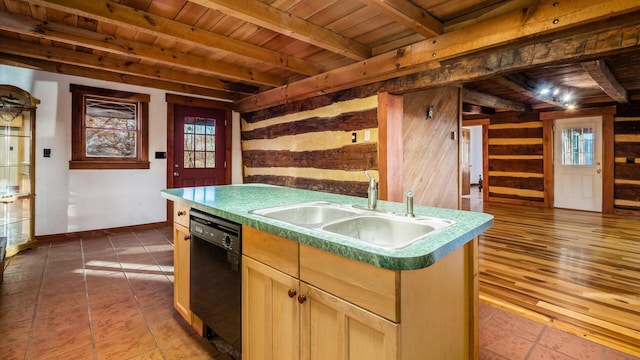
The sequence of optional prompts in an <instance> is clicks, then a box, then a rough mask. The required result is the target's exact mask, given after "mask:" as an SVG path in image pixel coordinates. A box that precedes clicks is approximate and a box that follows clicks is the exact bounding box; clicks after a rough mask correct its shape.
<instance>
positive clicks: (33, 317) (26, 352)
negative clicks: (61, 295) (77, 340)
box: [24, 243, 51, 360]
mask: <svg viewBox="0 0 640 360" xmlns="http://www.w3.org/2000/svg"><path fill="white" fill-rule="evenodd" d="M50 253H51V244H50V243H49V246H48V248H47V258H46V260H45V262H44V266H43V267H42V274H40V286H39V287H38V297H37V298H36V305H35V306H34V307H33V314H31V326H29V337H28V339H27V348H26V349H25V352H24V359H25V360H27V359H28V358H29V350H30V348H31V336H32V335H33V328H34V325H35V323H36V314H37V313H38V305H40V298H41V297H42V288H43V287H44V274H45V272H46V271H47V266H48V265H49V255H50Z"/></svg>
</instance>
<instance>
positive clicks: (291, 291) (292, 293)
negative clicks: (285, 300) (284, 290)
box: [288, 289, 297, 298]
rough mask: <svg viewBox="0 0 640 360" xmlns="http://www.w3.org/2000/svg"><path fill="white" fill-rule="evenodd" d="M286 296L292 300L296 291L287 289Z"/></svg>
mask: <svg viewBox="0 0 640 360" xmlns="http://www.w3.org/2000/svg"><path fill="white" fill-rule="evenodd" d="M288 294H289V297H290V298H293V297H294V296H296V294H297V292H296V289H289V292H288Z"/></svg>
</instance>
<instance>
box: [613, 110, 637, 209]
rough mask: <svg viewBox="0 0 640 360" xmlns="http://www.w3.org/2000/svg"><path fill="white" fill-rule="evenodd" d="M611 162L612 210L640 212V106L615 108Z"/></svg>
mask: <svg viewBox="0 0 640 360" xmlns="http://www.w3.org/2000/svg"><path fill="white" fill-rule="evenodd" d="M614 159H615V163H614V207H615V209H616V210H620V211H628V210H633V211H640V104H636V105H635V106H619V107H618V113H617V115H616V117H615V118H614Z"/></svg>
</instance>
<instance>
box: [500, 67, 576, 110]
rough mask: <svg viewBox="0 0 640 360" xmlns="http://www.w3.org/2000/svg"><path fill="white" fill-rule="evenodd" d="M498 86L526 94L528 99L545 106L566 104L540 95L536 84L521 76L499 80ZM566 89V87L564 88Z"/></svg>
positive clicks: (513, 75) (508, 76)
mask: <svg viewBox="0 0 640 360" xmlns="http://www.w3.org/2000/svg"><path fill="white" fill-rule="evenodd" d="M499 84H501V85H503V86H505V87H507V88H510V89H512V90H515V91H519V92H521V93H524V94H526V95H527V96H529V97H530V98H534V99H538V100H540V101H541V102H545V103H547V104H551V105H555V106H561V107H565V106H566V105H567V104H566V103H565V102H562V101H558V99H556V98H554V97H553V96H550V95H545V94H541V93H540V92H539V91H537V89H536V86H537V84H535V83H534V81H533V80H531V79H529V78H528V77H526V76H525V75H523V74H511V75H507V76H506V77H503V78H500V79H499ZM564 87H566V86H564Z"/></svg>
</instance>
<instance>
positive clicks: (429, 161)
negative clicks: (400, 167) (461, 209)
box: [403, 87, 460, 209]
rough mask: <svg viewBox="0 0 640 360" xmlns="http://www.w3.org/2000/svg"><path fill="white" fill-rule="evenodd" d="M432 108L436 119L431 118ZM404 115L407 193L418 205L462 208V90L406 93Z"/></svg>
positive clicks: (446, 89)
mask: <svg viewBox="0 0 640 360" xmlns="http://www.w3.org/2000/svg"><path fill="white" fill-rule="evenodd" d="M429 105H433V118H430V119H427V118H426V114H427V108H428V106H429ZM403 115H404V119H403V128H404V129H403V133H404V135H403V138H404V150H403V154H404V160H403V161H404V171H403V187H404V189H405V193H406V192H407V191H409V190H411V191H413V193H414V202H415V203H416V204H421V205H428V206H437V207H444V208H451V209H456V208H458V198H459V193H460V191H459V183H460V182H459V138H460V137H459V128H460V126H459V124H460V89H459V88H457V87H444V88H436V89H429V90H424V91H418V92H412V93H408V94H405V95H404V111H403ZM452 133H454V134H455V138H452V135H451V134H452Z"/></svg>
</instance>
